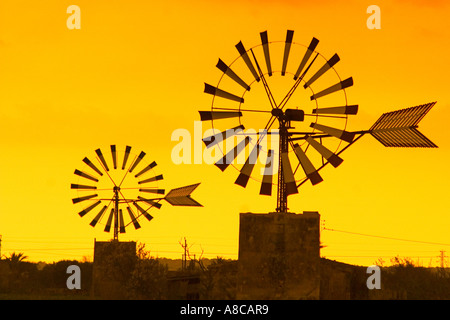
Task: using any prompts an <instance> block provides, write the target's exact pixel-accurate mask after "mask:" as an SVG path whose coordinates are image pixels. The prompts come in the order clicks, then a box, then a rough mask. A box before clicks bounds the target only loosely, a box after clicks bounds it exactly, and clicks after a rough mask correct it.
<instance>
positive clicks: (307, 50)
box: [294, 38, 319, 80]
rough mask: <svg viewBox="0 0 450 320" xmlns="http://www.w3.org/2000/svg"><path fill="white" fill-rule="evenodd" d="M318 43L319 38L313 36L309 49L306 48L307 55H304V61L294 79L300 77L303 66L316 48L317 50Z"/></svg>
mask: <svg viewBox="0 0 450 320" xmlns="http://www.w3.org/2000/svg"><path fill="white" fill-rule="evenodd" d="M318 43H319V40H317V39H316V38H312V40H311V43H310V44H309V46H308V49H306V52H305V55H304V56H303V59H302V62H300V65H299V67H298V69H297V72H296V73H295V75H294V80H297V79H298V77H299V76H300V73H301V72H302V71H303V68H304V67H305V65H306V63H307V62H308V60H309V58H310V57H311V55H312V54H313V52H314V50H316V47H317V44H318Z"/></svg>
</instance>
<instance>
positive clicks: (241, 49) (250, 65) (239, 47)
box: [236, 41, 260, 82]
mask: <svg viewBox="0 0 450 320" xmlns="http://www.w3.org/2000/svg"><path fill="white" fill-rule="evenodd" d="M236 49H237V50H238V52H239V54H240V55H241V57H242V59H243V60H244V62H245V64H246V65H247V67H248V69H249V70H250V72H251V73H252V75H253V77H254V78H255V80H256V81H257V82H259V81H260V78H259V75H258V73H257V72H256V69H255V67H254V66H253V63H252V62H251V61H250V58H249V56H248V53H247V50H245V48H244V45H243V44H242V41H239V43H238V44H237V45H236Z"/></svg>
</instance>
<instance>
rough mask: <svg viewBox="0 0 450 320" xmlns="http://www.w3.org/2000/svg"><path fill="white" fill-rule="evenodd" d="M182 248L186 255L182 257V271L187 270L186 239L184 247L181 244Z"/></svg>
mask: <svg viewBox="0 0 450 320" xmlns="http://www.w3.org/2000/svg"><path fill="white" fill-rule="evenodd" d="M180 244H181V247H182V248H183V249H184V254H183V256H182V258H183V259H182V261H181V269H182V270H186V267H187V240H186V237H184V245H183V244H182V243H181V242H180Z"/></svg>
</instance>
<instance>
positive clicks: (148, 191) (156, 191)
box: [139, 189, 165, 194]
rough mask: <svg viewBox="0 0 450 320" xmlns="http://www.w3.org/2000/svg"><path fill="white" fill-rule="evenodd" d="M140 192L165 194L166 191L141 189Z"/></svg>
mask: <svg viewBox="0 0 450 320" xmlns="http://www.w3.org/2000/svg"><path fill="white" fill-rule="evenodd" d="M139 191H140V192H147V193H157V194H164V193H165V190H164V189H139Z"/></svg>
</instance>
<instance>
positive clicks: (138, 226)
mask: <svg viewBox="0 0 450 320" xmlns="http://www.w3.org/2000/svg"><path fill="white" fill-rule="evenodd" d="M127 210H128V214H129V215H130V219H131V222H133V225H134V229H136V230H137V229H139V228H140V227H141V225H140V224H139V222H138V221H137V219H136V216H135V215H134V213H133V211H132V210H131V208H130V207H129V206H127Z"/></svg>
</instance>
